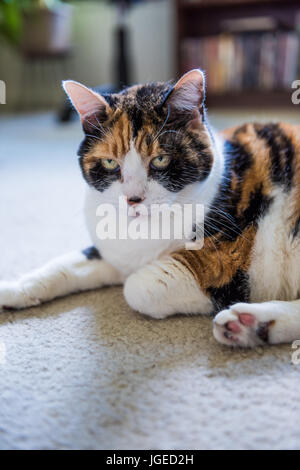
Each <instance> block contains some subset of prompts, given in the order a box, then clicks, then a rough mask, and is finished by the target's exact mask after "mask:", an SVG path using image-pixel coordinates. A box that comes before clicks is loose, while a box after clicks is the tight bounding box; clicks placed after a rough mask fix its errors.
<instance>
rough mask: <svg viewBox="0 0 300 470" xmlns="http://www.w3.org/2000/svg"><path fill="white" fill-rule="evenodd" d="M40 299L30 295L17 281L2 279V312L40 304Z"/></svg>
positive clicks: (0, 299)
mask: <svg viewBox="0 0 300 470" xmlns="http://www.w3.org/2000/svg"><path fill="white" fill-rule="evenodd" d="M39 303H40V301H39V300H38V299H36V298H34V297H30V296H28V295H27V294H26V293H25V291H24V289H23V288H22V286H21V285H19V284H18V283H17V282H7V281H0V312H5V311H9V310H18V309H22V308H27V307H33V306H34V305H38V304H39Z"/></svg>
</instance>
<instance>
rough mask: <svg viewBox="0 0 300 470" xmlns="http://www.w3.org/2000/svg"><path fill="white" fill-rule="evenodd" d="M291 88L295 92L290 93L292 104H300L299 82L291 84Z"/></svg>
mask: <svg viewBox="0 0 300 470" xmlns="http://www.w3.org/2000/svg"><path fill="white" fill-rule="evenodd" d="M292 88H294V89H295V91H294V92H293V93H292V103H293V104H300V80H295V81H294V82H293V83H292Z"/></svg>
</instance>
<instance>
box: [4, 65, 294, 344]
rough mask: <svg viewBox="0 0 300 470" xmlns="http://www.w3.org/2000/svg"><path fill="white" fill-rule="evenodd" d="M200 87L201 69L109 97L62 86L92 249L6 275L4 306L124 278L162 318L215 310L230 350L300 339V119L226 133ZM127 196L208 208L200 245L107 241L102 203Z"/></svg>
mask: <svg viewBox="0 0 300 470" xmlns="http://www.w3.org/2000/svg"><path fill="white" fill-rule="evenodd" d="M204 88H205V87H204V76H203V73H202V72H201V71H200V70H192V71H191V72H188V73H187V74H185V75H184V76H183V77H182V78H181V79H180V80H179V81H178V82H177V83H176V84H174V83H171V82H167V83H151V84H148V85H138V86H133V87H130V88H127V89H125V90H123V91H122V92H120V93H118V94H111V95H105V96H101V95H99V94H98V93H97V92H95V91H93V90H90V89H88V88H86V87H85V86H83V85H81V84H79V83H76V82H73V81H66V82H64V89H65V91H66V93H67V94H68V96H69V98H70V99H71V101H72V103H73V105H74V107H75V108H76V110H77V111H78V113H79V115H80V118H81V122H82V126H83V130H84V140H83V142H82V143H81V145H80V148H79V152H78V153H79V156H80V160H79V161H80V166H81V170H82V174H83V177H84V178H85V180H86V182H87V197H86V220H87V226H88V229H89V232H90V235H91V239H92V242H93V247H91V248H89V249H86V250H84V251H83V252H76V253H70V254H68V255H66V256H63V257H61V258H59V259H56V260H54V261H52V262H50V263H49V264H47V265H46V266H44V267H43V268H42V269H38V270H36V271H34V272H32V273H30V274H27V275H25V276H23V277H22V278H21V279H19V280H18V281H16V282H5V281H2V282H1V283H0V307H2V308H26V307H30V306H33V305H38V304H40V303H41V302H44V301H47V300H50V299H53V298H55V297H58V296H64V295H67V294H70V293H72V292H76V291H83V290H87V289H95V288H99V287H102V286H108V285H117V284H124V295H125V298H126V300H127V302H128V304H129V305H130V306H131V307H132V308H133V309H134V310H137V311H139V312H141V313H143V314H146V315H150V316H151V317H154V318H165V317H167V316H169V315H173V314H176V313H186V314H200V313H201V314H212V313H216V314H217V315H216V316H215V318H214V322H213V333H214V336H215V338H216V339H217V340H218V341H219V342H221V343H223V344H225V345H229V346H242V347H254V346H256V345H263V344H266V343H270V344H274V343H282V342H290V341H293V340H295V339H300V300H299V299H300V126H293V125H288V124H266V125H263V124H256V123H249V124H244V125H241V126H238V127H235V128H233V129H229V130H226V131H225V132H223V133H222V134H220V135H219V134H217V133H216V132H215V131H214V130H213V129H212V128H211V127H210V125H209V123H208V120H207V116H206V111H205V107H204V93H205V89H204ZM120 195H124V196H126V198H127V203H128V206H130V207H131V208H133V209H134V210H135V211H136V214H138V210H139V205H141V204H143V205H144V206H146V207H150V206H151V204H155V203H168V204H171V203H178V204H181V205H183V204H186V203H195V202H199V203H201V204H203V205H204V207H205V220H204V243H203V247H202V248H201V249H198V250H194V249H193V250H189V249H185V246H184V244H183V243H182V242H180V241H178V240H176V241H175V240H174V239H173V240H172V239H170V240H152V239H149V240H130V239H127V240H126V239H125V240H123V239H119V240H110V239H106V240H99V238H98V237H97V234H96V226H97V220H98V219H97V215H96V211H97V207H98V206H99V205H101V204H104V203H110V204H113V205H115V206H117V204H118V198H119V196H120ZM193 226H194V228H195V227H196V230H197V220H196V221H194V222H193ZM192 232H193V229H192V227H191V233H192Z"/></svg>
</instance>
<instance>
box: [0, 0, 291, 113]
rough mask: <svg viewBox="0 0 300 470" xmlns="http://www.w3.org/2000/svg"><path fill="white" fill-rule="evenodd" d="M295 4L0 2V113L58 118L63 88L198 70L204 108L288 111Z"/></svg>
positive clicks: (117, 84) (268, 0)
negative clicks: (1, 90)
mask: <svg viewBox="0 0 300 470" xmlns="http://www.w3.org/2000/svg"><path fill="white" fill-rule="evenodd" d="M299 38H300V2H299V1H298V0H297V1H296V0H294V1H293V0H286V1H280V0H177V1H175V0H111V1H109V0H94V1H86V0H84V1H80V0H73V1H67V0H65V1H59V0H0V80H2V81H3V82H4V83H5V84H6V105H5V106H0V112H2V113H3V112H9V111H13V112H20V111H22V110H34V109H49V108H51V109H54V108H55V107H56V108H57V109H59V107H61V105H62V101H63V95H62V91H61V86H60V81H61V79H65V78H73V79H75V80H78V81H82V82H84V83H85V84H87V85H88V86H99V85H100V86H103V85H105V86H109V87H111V88H113V89H120V88H121V87H122V86H124V85H128V84H131V83H137V82H147V81H151V80H168V79H170V78H175V77H178V76H179V75H180V74H182V73H183V72H185V71H187V70H189V69H191V68H195V67H201V68H202V69H204V70H205V71H206V75H207V83H208V93H207V103H208V105H209V106H211V107H227V108H228V107H229V106H230V107H245V106H248V107H252V108H253V107H258V108H262V107H263V108H264V109H266V108H269V107H273V108H274V107H285V108H288V107H291V106H292V105H291V99H290V96H291V84H292V82H293V81H294V80H296V79H297V78H299V77H300V71H299V70H300V39H299Z"/></svg>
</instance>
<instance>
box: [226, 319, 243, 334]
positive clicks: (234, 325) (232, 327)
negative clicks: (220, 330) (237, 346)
mask: <svg viewBox="0 0 300 470" xmlns="http://www.w3.org/2000/svg"><path fill="white" fill-rule="evenodd" d="M226 329H227V330H229V331H232V333H240V331H241V327H240V325H239V324H238V322H236V321H229V322H227V323H226Z"/></svg>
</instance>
